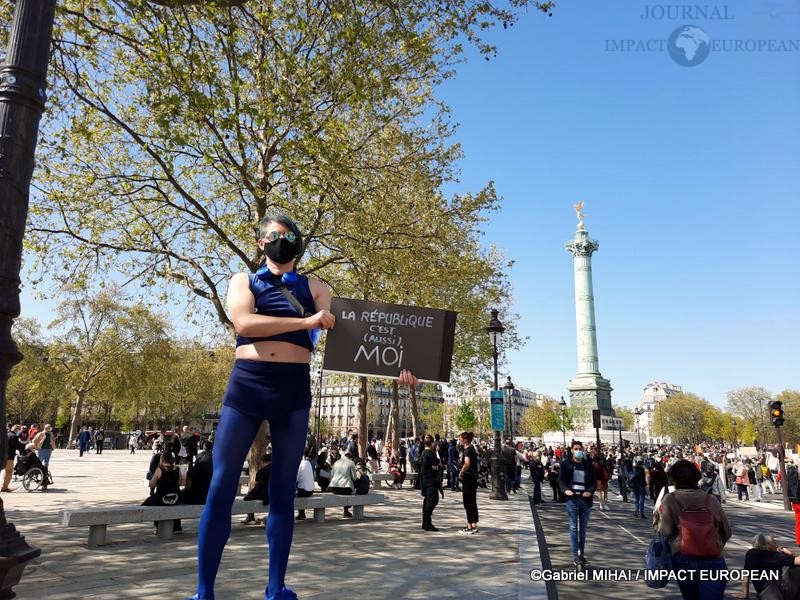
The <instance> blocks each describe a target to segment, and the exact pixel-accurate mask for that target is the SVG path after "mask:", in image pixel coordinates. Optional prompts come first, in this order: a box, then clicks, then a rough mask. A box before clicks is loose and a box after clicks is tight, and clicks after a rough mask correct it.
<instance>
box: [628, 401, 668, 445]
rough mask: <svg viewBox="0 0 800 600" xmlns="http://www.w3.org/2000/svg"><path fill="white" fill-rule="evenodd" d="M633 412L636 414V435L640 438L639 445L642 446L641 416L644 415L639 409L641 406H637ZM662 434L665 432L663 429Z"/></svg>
mask: <svg viewBox="0 0 800 600" xmlns="http://www.w3.org/2000/svg"><path fill="white" fill-rule="evenodd" d="M633 414H634V415H636V435H637V436H638V438H639V447H640V448H641V446H642V429H641V427H639V417H641V416H642V411H641V410H639V408H638V407H637V408H635V409H634V410H633ZM661 434H662V435H663V434H664V432H663V431H662V432H661Z"/></svg>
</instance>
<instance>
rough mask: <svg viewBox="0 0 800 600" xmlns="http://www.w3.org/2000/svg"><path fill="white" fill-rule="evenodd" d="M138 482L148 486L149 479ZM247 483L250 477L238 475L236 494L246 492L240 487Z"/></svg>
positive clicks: (247, 484) (248, 483)
mask: <svg viewBox="0 0 800 600" xmlns="http://www.w3.org/2000/svg"><path fill="white" fill-rule="evenodd" d="M140 483H141V484H142V487H149V486H150V481H149V480H147V479H142V480H141V482H140ZM249 485H250V477H248V476H247V475H242V476H241V477H239V491H238V493H237V495H239V494H246V493H247V492H242V487H243V486H248V487H249Z"/></svg>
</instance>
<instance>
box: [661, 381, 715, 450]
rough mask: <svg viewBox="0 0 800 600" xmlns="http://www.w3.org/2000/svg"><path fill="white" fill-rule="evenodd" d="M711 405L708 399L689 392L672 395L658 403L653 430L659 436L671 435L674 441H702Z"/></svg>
mask: <svg viewBox="0 0 800 600" xmlns="http://www.w3.org/2000/svg"><path fill="white" fill-rule="evenodd" d="M710 406H711V405H710V404H709V403H708V401H707V400H705V399H703V398H700V397H699V396H697V395H696V394H692V393H689V392H684V393H681V394H675V395H674V396H670V397H669V398H666V399H665V400H662V401H661V402H659V403H658V404H656V410H655V412H654V413H653V432H654V433H655V434H656V435H659V436H669V437H671V438H672V439H673V440H674V441H681V442H690V443H697V442H700V441H702V440H701V439H700V437H701V436H702V433H701V432H702V431H703V429H704V427H705V417H706V411H707V410H708V408H709V407H710ZM692 417H694V419H695V420H694V421H692Z"/></svg>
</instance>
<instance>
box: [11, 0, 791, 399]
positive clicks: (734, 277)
mask: <svg viewBox="0 0 800 600" xmlns="http://www.w3.org/2000/svg"><path fill="white" fill-rule="evenodd" d="M645 6H646V4H645V3H641V4H640V3H637V2H631V1H626V2H582V3H570V2H566V1H564V2H560V3H559V5H558V6H557V8H556V9H555V12H554V15H553V17H550V18H548V17H546V16H543V15H540V14H539V13H537V12H535V11H531V12H530V13H529V14H527V15H525V16H523V18H522V19H521V21H520V22H518V23H517V24H516V25H515V26H514V27H511V28H509V29H507V30H503V29H498V30H497V31H495V32H493V33H492V35H491V39H492V40H493V41H494V42H495V43H496V44H497V45H498V48H499V53H498V56H497V58H493V59H492V60H490V61H488V62H487V61H485V60H483V59H482V58H481V57H479V56H477V55H476V53H474V52H473V53H471V54H470V60H469V61H468V63H467V64H465V65H460V66H459V71H458V75H457V76H456V78H455V79H453V80H450V81H448V82H446V83H445V85H443V86H442V88H441V89H440V96H441V97H442V98H444V99H445V100H446V101H447V102H448V103H449V104H450V105H451V107H452V108H453V116H454V119H455V120H456V121H457V122H459V123H460V128H459V130H458V133H457V135H456V137H455V140H454V141H457V142H459V143H461V144H462V147H463V150H464V152H465V158H464V159H463V160H462V161H461V163H460V169H461V180H460V182H459V183H458V184H455V185H451V186H448V188H447V192H448V193H450V192H456V191H458V192H466V191H477V190H478V189H480V188H481V187H482V186H483V185H485V183H486V182H487V181H489V180H494V181H495V185H496V187H497V190H498V192H499V194H501V195H502V197H503V209H502V211H501V212H500V213H499V214H497V215H493V216H492V220H491V223H490V224H488V226H487V227H486V228H485V230H486V236H485V240H486V243H487V244H488V243H495V244H497V245H498V246H501V247H502V248H504V250H505V251H506V254H507V255H508V257H509V258H511V259H514V260H515V261H516V265H515V267H514V268H513V270H512V280H513V283H514V289H515V306H514V309H515V311H516V312H517V313H519V314H520V315H521V319H520V321H519V322H518V323H517V326H518V328H519V330H520V332H521V334H522V335H526V336H530V338H531V340H530V342H529V343H528V344H527V346H526V347H525V348H524V349H522V350H520V351H518V352H513V353H510V354H509V356H508V359H509V366H510V368H509V374H510V375H511V376H512V378H513V380H514V381H515V382H517V383H519V384H521V385H525V386H526V387H530V388H532V389H534V390H536V391H539V392H543V393H547V394H551V395H553V396H560V395H562V394H563V395H566V384H567V382H568V381H569V379H570V378H571V377H572V376H574V375H575V371H576V365H577V361H576V356H575V307H574V298H573V282H572V265H571V257H570V255H569V254H568V253H567V252H566V251H565V250H564V248H563V245H564V242H565V241H566V240H567V239H569V238H571V237H572V236H573V234H574V230H575V224H576V220H575V214H574V211H573V210H572V208H571V206H572V204H574V203H575V202H577V201H578V200H585V201H586V207H585V209H584V210H585V211H586V212H587V213H588V215H589V216H588V217H587V219H586V226H587V229H588V231H589V233H590V235H591V236H592V237H593V238H595V239H597V240H599V242H600V250H599V252H597V253H596V254H595V256H594V262H593V269H594V288H595V301H596V315H597V328H598V331H597V333H598V345H599V352H600V369H601V371H602V373H603V375H604V376H605V377H607V378H609V379H610V380H611V383H612V386H613V387H614V388H615V391H614V393H613V396H612V398H613V402H614V403H615V404H622V405H633V404H634V403H635V402H636V401H637V400H638V398H639V396H640V394H641V390H642V388H643V387H644V386H645V385H646V384H647V383H648V382H650V381H656V380H658V381H669V382H671V383H676V384H680V385H683V386H684V388H685V389H687V390H689V391H693V392H695V393H697V394H700V395H701V396H704V397H706V398H707V399H708V400H709V401H711V402H712V403H714V404H719V405H722V404H724V401H725V392H726V391H727V390H730V389H734V388H737V387H743V386H750V385H759V386H764V387H766V388H767V389H769V390H771V391H773V392H777V391H780V390H781V389H784V388H788V387H793V388H798V387H800V381H798V373H800V367H798V358H797V356H798V353H797V342H796V339H797V334H798V332H800V317H798V308H800V302H798V297H799V296H800V284H798V267H797V261H798V256H797V255H798V245H797V243H796V242H795V240H796V239H797V228H798V226H800V225H799V224H800V170H799V169H798V158H800V152H799V151H798V150H800V148H799V147H798V146H800V102H799V101H800V52H785V53H777V52H760V53H759V52H712V53H711V54H710V55H709V57H708V58H707V59H706V60H705V61H704V62H703V63H702V64H700V65H698V66H696V67H681V66H679V65H678V64H676V63H675V62H674V61H673V60H672V59H671V58H670V57H669V55H668V54H667V53H666V52H609V51H606V47H607V45H608V44H607V42H606V40H609V39H613V40H620V39H632V40H640V39H642V40H650V39H666V38H668V37H669V35H670V33H671V32H672V31H673V30H675V29H676V28H677V27H679V26H683V25H694V26H697V27H700V28H702V29H703V30H704V31H705V32H706V33H707V34H708V36H709V37H710V38H711V39H717V40H719V39H754V40H759V39H797V38H800V34H798V32H800V8H798V5H797V4H796V3H793V2H790V1H789V0H786V1H785V2H780V1H775V2H766V1H764V0H750V1H748V2H729V3H728V4H727V6H728V7H729V8H728V14H730V15H732V16H733V17H734V18H733V19H730V20H704V19H701V20H684V19H679V20H667V19H664V20H656V21H654V20H642V19H641V18H640V15H641V14H642V13H643V12H644V10H645V8H644V7H645ZM650 6H653V5H652V4H651V5H650ZM659 6H664V5H659ZM708 6H715V5H713V4H711V5H708ZM717 6H719V7H720V10H722V7H723V6H725V5H723V4H720V5H717ZM22 302H23V315H24V316H36V317H38V318H39V319H40V320H41V321H42V322H44V323H46V322H49V321H50V320H51V319H52V318H53V316H54V313H53V312H52V310H51V308H52V306H53V304H51V303H42V302H40V301H38V300H35V299H34V298H33V296H32V290H30V289H29V288H26V289H25V290H24V291H23V297H22Z"/></svg>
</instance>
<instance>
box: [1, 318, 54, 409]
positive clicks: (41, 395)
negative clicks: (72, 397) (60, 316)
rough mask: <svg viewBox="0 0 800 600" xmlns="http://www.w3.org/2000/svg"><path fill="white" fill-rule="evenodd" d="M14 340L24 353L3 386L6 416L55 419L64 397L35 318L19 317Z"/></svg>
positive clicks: (45, 342)
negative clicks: (4, 388)
mask: <svg viewBox="0 0 800 600" xmlns="http://www.w3.org/2000/svg"><path fill="white" fill-rule="evenodd" d="M14 340H15V341H16V343H17V346H18V347H19V350H20V352H21V353H22V355H23V359H22V361H21V362H20V363H18V364H17V365H16V366H15V367H14V370H13V371H12V373H11V377H10V378H9V380H8V387H7V388H6V398H7V404H6V420H7V422H16V423H23V424H25V423H39V424H42V425H43V424H44V423H45V422H51V423H52V422H54V421H55V419H56V416H57V414H58V408H59V406H60V405H61V404H62V401H63V399H64V398H65V397H66V394H65V391H66V390H65V387H64V380H63V378H62V377H59V374H60V373H59V371H58V370H55V369H52V368H51V367H50V366H49V365H48V360H47V359H48V349H47V341H46V340H45V339H44V337H43V335H42V331H41V326H40V325H39V323H38V321H36V320H35V319H18V320H17V321H16V327H15V329H14Z"/></svg>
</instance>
